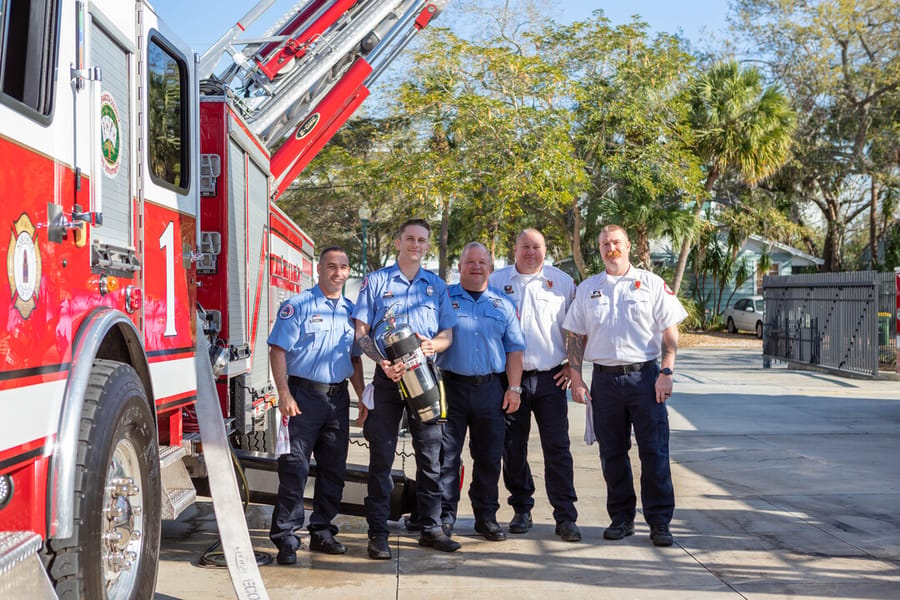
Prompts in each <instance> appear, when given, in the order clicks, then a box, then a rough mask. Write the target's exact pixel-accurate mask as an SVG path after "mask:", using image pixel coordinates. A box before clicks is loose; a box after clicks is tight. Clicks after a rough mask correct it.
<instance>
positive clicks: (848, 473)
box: [156, 348, 900, 600]
mask: <svg viewBox="0 0 900 600" xmlns="http://www.w3.org/2000/svg"><path fill="white" fill-rule="evenodd" d="M669 406H670V420H671V428H672V441H671V454H672V460H673V477H674V481H675V490H676V495H677V500H676V501H677V508H676V511H675V519H674V521H673V523H672V529H673V533H674V535H675V545H674V546H673V547H671V548H656V547H654V546H653V545H652V544H651V543H650V541H649V539H648V533H649V530H648V527H647V526H646V524H645V523H643V522H642V521H641V516H640V515H638V523H637V534H636V535H635V536H633V537H630V538H626V539H625V540H622V541H618V542H610V541H606V540H603V538H602V534H603V529H604V528H605V527H606V526H607V525H608V517H607V515H606V510H605V491H604V485H603V481H602V475H601V473H600V462H599V458H598V452H597V446H596V445H595V446H586V445H585V444H584V443H583V441H582V436H583V432H584V409H583V407H582V406H580V405H575V404H571V405H570V411H569V415H570V427H571V436H572V440H573V453H574V455H575V468H576V474H575V476H576V482H575V483H576V488H577V490H578V495H579V502H578V505H577V506H578V510H579V513H580V517H579V521H578V524H579V526H580V527H581V530H582V534H583V540H582V542H580V543H574V544H573V543H566V542H562V541H560V540H559V538H557V537H556V536H555V535H554V533H553V528H554V523H553V519H552V516H551V509H550V507H549V505H548V504H547V501H546V497H545V494H544V492H543V490H542V489H540V488H542V486H543V477H542V474H543V467H542V463H541V455H540V446H539V443H538V441H537V432H536V431H534V432H533V436H532V439H533V442H532V445H531V449H530V452H531V460H532V468H533V470H534V474H535V478H536V480H537V481H536V483H537V485H538V488H539V489H538V497H537V500H536V506H535V510H534V513H533V516H534V520H535V527H534V528H533V529H532V530H531V531H530V532H529V533H527V534H525V535H510V536H509V539H508V540H507V541H506V542H501V543H496V542H488V541H486V540H484V539H483V538H481V537H480V536H477V535H475V534H474V532H473V531H472V525H473V524H474V521H473V519H472V516H471V515H472V513H471V509H470V507H469V506H468V505H467V504H463V505H461V507H460V515H461V518H460V520H459V522H458V523H457V528H456V532H455V537H456V538H457V539H459V540H460V541H461V543H462V544H463V548H462V549H461V550H460V551H458V552H456V553H453V554H442V553H439V552H434V551H432V550H430V549H425V548H421V547H420V546H418V545H417V543H416V540H417V538H416V536H415V535H414V534H409V533H406V532H405V530H404V529H403V527H402V524H401V523H397V524H396V526H395V528H394V535H393V536H392V539H391V542H392V545H393V550H394V558H393V560H391V561H370V560H368V559H367V558H366V556H365V546H366V527H365V521H364V520H363V519H362V518H360V517H353V516H344V515H341V516H340V517H339V519H338V525H339V526H340V528H341V534H340V536H339V537H340V539H342V540H343V541H344V543H345V544H346V545H347V546H348V548H349V552H348V554H347V555H345V556H338V557H334V556H326V555H322V554H313V553H309V552H308V551H305V550H302V551H301V552H300V553H299V559H300V560H299V561H298V564H297V566H294V567H280V566H277V565H274V564H271V565H267V566H263V567H261V571H262V575H263V579H264V581H265V584H266V587H267V589H268V593H269V597H270V598H273V599H287V598H348V597H353V598H366V599H389V598H400V599H407V598H409V599H412V598H416V599H419V598H427V599H434V600H438V599H442V598H470V597H471V598H474V597H479V598H482V597H487V598H491V599H492V600H501V599H511V600H525V599H530V598H535V599H540V600H551V599H554V598H562V597H565V598H616V599H619V598H648V599H649V598H667V599H670V598H676V599H677V598H685V599H687V598H690V599H695V598H754V599H756V598H760V599H761V598H765V599H768V598H787V597H792V598H804V599H812V598H831V599H836V598H873V599H895V598H900V516H898V513H900V467H898V465H897V463H898V460H900V382H897V381H866V380H851V379H843V378H840V377H836V376H831V375H822V374H817V373H806V372H799V371H792V370H787V369H785V368H778V367H776V368H772V369H763V368H762V359H761V357H760V355H759V350H758V349H740V348H686V349H683V350H681V351H680V353H679V358H678V361H677V367H676V375H675V395H674V396H673V397H672V399H671V401H670V405H669ZM354 435H355V436H356V439H357V440H359V437H358V435H359V434H358V431H357V432H354ZM405 449H406V450H407V451H409V450H410V448H409V441H408V440H406V448H405ZM633 453H634V456H633V463H634V465H635V471H636V472H635V477H636V479H637V478H638V477H639V461H638V459H637V452H636V449H635V450H634V451H633ZM365 456H366V450H365V448H363V447H362V446H359V445H353V446H352V447H351V461H353V462H361V463H364V462H365V461H366V459H365ZM464 458H467V457H466V456H464ZM469 464H470V463H469ZM400 465H401V459H399V458H398V460H397V462H396V464H395V467H398V468H399V467H400ZM405 467H406V471H407V473H409V474H412V472H413V464H412V459H407V460H406V466H405ZM503 498H505V493H504V491H503V490H501V499H503ZM464 502H465V500H464ZM269 514H270V511H269V509H268V507H265V506H258V505H253V506H251V507H250V509H249V510H248V522H249V523H250V526H251V535H252V537H253V540H254V543H255V544H256V546H257V548H258V549H259V550H260V551H263V552H269V553H272V554H274V548H273V547H272V546H271V544H270V543H269V541H268V538H267V535H266V534H267V530H268V518H269ZM498 516H499V520H500V521H501V524H503V525H505V524H506V523H507V522H508V520H509V519H510V518H511V517H512V511H511V509H509V507H507V506H503V507H501V510H500V514H499V515H498ZM214 532H215V519H214V518H213V517H212V510H211V505H210V504H209V503H202V502H201V503H198V504H197V505H196V506H195V508H194V509H192V510H191V511H189V513H188V514H187V515H185V516H183V517H182V519H180V520H179V521H176V522H171V523H167V524H166V526H165V528H164V536H165V539H164V540H163V550H162V558H161V563H160V572H159V579H158V586H157V589H158V591H157V595H156V598H157V600H169V599H175V598H177V599H184V600H188V599H195V598H197V599H201V598H202V599H205V598H233V597H234V594H233V592H232V590H231V583H230V580H229V578H228V574H227V572H226V571H224V570H220V569H208V568H201V567H198V566H196V565H197V561H198V558H199V555H200V553H201V552H202V551H203V549H205V548H206V547H207V546H209V544H211V543H212V542H214V541H215V539H216V536H215V533H214Z"/></svg>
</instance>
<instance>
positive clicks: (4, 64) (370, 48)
mask: <svg viewBox="0 0 900 600" xmlns="http://www.w3.org/2000/svg"><path fill="white" fill-rule="evenodd" d="M446 2H447V0H437V1H428V2H426V1H424V0H367V1H366V0H362V1H357V0H304V1H301V2H298V3H297V4H296V6H294V7H292V8H291V9H290V10H289V11H288V13H286V14H285V15H284V16H283V17H281V18H280V19H278V20H277V22H276V23H275V24H274V25H272V27H271V28H270V29H269V30H268V31H266V32H265V34H263V35H262V36H260V37H257V38H256V39H252V40H245V41H242V39H241V34H242V32H243V31H244V29H245V28H246V27H247V26H249V25H250V24H251V23H252V22H253V21H256V20H257V19H258V18H259V17H261V16H262V15H264V14H265V12H266V11H267V10H268V9H269V8H270V7H271V6H272V5H273V4H274V0H265V1H263V2H259V3H258V4H257V5H256V6H254V7H253V8H252V9H251V10H250V11H249V12H248V13H247V15H245V16H244V17H243V18H242V19H241V20H240V21H238V22H237V24H236V25H235V26H234V27H233V28H232V29H231V30H230V31H229V32H226V34H224V35H223V36H222V38H221V39H220V40H219V41H218V42H217V43H216V44H215V45H214V46H213V47H211V48H210V49H209V50H207V51H206V52H205V53H204V54H203V55H201V56H197V55H195V54H194V52H193V51H192V50H191V49H190V48H189V47H187V46H186V45H185V44H184V43H182V42H181V41H179V38H178V36H177V34H176V32H175V31H174V30H173V29H172V28H171V27H170V26H168V25H167V24H165V23H164V22H162V21H161V20H160V19H159V18H158V17H157V15H156V13H155V12H154V10H153V8H152V6H151V4H150V3H148V2H146V1H144V0H136V1H126V0H91V1H90V2H87V1H75V0H44V1H40V0H30V1H19V0H0V21H2V23H0V222H2V223H4V224H5V227H6V228H7V231H8V232H9V235H8V237H7V238H6V239H7V242H6V244H7V251H6V261H5V262H4V266H5V270H6V277H5V280H6V282H7V284H6V285H3V286H2V291H0V597H3V598H7V597H9V598H13V597H24V596H23V595H22V594H29V595H31V596H32V597H38V595H37V594H35V593H34V590H36V589H38V588H37V587H36V586H37V585H38V583H36V582H39V581H41V580H43V581H47V580H48V579H49V582H50V585H52V587H53V589H55V591H56V593H58V594H59V595H60V596H62V597H72V598H90V599H92V600H93V599H98V598H149V597H151V596H152V590H153V586H154V583H155V577H156V568H157V558H158V550H159V535H160V534H159V532H160V519H162V518H174V517H175V516H177V515H178V513H179V512H181V511H182V510H183V509H184V508H185V507H187V506H188V505H190V504H191V503H192V502H193V501H194V498H195V495H196V493H195V491H194V488H193V486H192V484H191V478H190V477H189V475H188V471H187V468H186V466H185V463H186V461H190V460H193V464H198V463H199V464H202V455H201V456H200V457H199V458H200V460H199V461H198V456H197V450H198V448H199V447H200V444H197V443H196V442H198V441H199V440H198V439H197V436H196V434H195V433H194V432H195V430H196V423H195V421H194V418H193V415H194V411H193V406H194V403H195V402H196V400H197V394H198V376H197V370H196V367H197V365H198V364H199V363H198V361H212V362H213V365H214V368H215V369H214V371H215V373H216V377H217V379H216V387H217V391H218V399H219V403H220V405H221V411H222V413H223V415H224V416H225V419H226V430H227V432H228V433H230V434H232V435H233V436H234V437H236V438H237V439H241V438H242V437H243V439H247V438H253V436H255V435H258V434H259V433H261V432H262V433H265V432H268V431H271V429H270V428H271V426H272V425H271V423H272V422H273V421H274V418H273V417H274V413H273V411H274V408H273V405H274V389H273V386H272V383H271V376H270V373H269V365H268V355H267V347H266V343H265V340H266V336H267V333H268V329H269V325H270V320H271V316H272V315H274V314H275V312H276V307H277V306H278V304H279V303H280V302H281V300H283V299H284V298H286V297H287V296H288V295H290V294H293V293H295V292H297V291H299V290H300V289H302V288H305V287H308V286H309V285H310V284H311V282H312V272H313V266H312V265H313V243H312V240H310V238H309V237H308V236H306V235H305V234H304V232H303V231H302V230H301V229H300V228H299V227H297V225H296V224H295V223H293V222H292V221H291V219H290V218H289V217H288V216H287V215H286V214H284V213H283V212H282V211H281V210H279V209H278V208H277V207H276V206H275V205H274V202H275V201H276V200H277V199H278V197H279V196H280V195H281V194H283V193H284V192H285V191H286V190H287V188H288V186H289V185H290V184H291V182H292V181H293V180H294V179H295V178H296V176H297V174H298V173H300V171H302V169H303V168H304V167H305V166H306V165H307V164H308V163H309V161H310V160H311V159H312V158H313V157H314V156H315V155H316V153H317V152H318V151H319V150H320V149H321V148H322V146H323V145H324V144H325V143H326V142H327V141H328V139H329V138H330V137H331V136H332V135H333V134H334V133H335V131H336V130H337V129H338V128H339V127H340V126H341V125H342V124H343V123H344V121H345V120H346V119H347V118H348V117H349V116H350V114H352V113H353V111H354V110H355V109H356V108H357V107H358V106H359V104H360V103H361V102H362V101H363V99H365V97H366V96H367V95H368V88H369V86H370V85H371V83H372V82H373V81H374V79H375V78H377V77H378V76H379V75H380V74H381V72H382V71H383V69H384V68H385V66H386V65H387V64H389V63H390V62H391V61H392V60H393V59H394V57H395V56H396V55H397V54H398V53H399V52H400V51H401V50H402V49H403V48H404V47H405V45H406V44H407V42H408V41H409V39H410V38H411V36H412V35H413V34H414V33H415V32H416V31H418V30H419V29H421V28H422V27H424V26H425V25H427V24H428V22H429V21H430V20H431V18H433V17H434V16H435V15H437V14H438V13H439V12H440V11H441V10H442V8H443V6H444V5H445V4H446ZM215 9H216V8H215V4H214V3H210V10H215ZM204 338H205V339H206V340H208V344H203V343H201V344H198V343H197V342H198V340H200V341H201V342H202V341H203V340H204ZM198 348H202V351H201V350H198ZM207 348H208V351H207ZM48 587H49V586H48Z"/></svg>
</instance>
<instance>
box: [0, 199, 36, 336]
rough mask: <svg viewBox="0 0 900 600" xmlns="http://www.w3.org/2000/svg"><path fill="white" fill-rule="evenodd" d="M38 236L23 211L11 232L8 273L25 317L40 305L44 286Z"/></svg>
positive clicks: (14, 300) (16, 299)
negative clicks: (38, 302)
mask: <svg viewBox="0 0 900 600" xmlns="http://www.w3.org/2000/svg"><path fill="white" fill-rule="evenodd" d="M36 237H37V230H36V229H35V227H34V225H33V224H32V222H31V219H30V218H29V217H28V215H27V214H25V213H22V214H21V215H20V216H19V218H18V219H17V220H16V222H15V223H13V229H12V232H11V234H10V240H9V251H8V252H7V254H6V272H7V274H8V275H9V292H10V295H11V296H12V299H13V304H14V305H15V307H16V310H18V311H19V314H20V315H22V318H23V319H27V318H28V317H30V316H31V312H32V311H33V310H34V308H35V306H37V296H38V293H39V292H40V289H41V249H40V247H39V246H38V245H37V244H36V243H35V242H36V239H35V238H36Z"/></svg>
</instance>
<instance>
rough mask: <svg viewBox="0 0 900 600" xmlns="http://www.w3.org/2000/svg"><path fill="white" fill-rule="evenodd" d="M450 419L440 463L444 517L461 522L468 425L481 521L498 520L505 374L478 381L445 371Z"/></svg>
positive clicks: (472, 494)
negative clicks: (461, 473)
mask: <svg viewBox="0 0 900 600" xmlns="http://www.w3.org/2000/svg"><path fill="white" fill-rule="evenodd" d="M444 387H445V390H446V393H447V423H446V424H445V425H444V439H443V457H444V458H443V464H442V466H441V490H442V491H443V499H442V502H441V521H442V522H445V523H451V524H452V523H455V522H456V510H457V506H458V504H459V494H460V489H459V488H460V479H459V467H460V462H461V457H462V450H463V445H464V444H465V439H466V429H467V428H468V431H469V453H470V454H471V455H472V471H471V473H472V477H471V479H472V481H471V483H470V484H469V500H471V501H472V512H474V513H475V520H476V521H495V520H496V519H497V509H498V508H500V502H499V500H498V489H497V488H498V486H499V484H500V457H501V456H502V454H503V428H504V417H503V414H504V413H503V382H502V380H501V378H500V376H496V377H493V378H492V379H491V380H490V381H488V382H485V383H481V384H473V383H465V382H462V381H459V380H455V379H451V378H450V377H445V379H444Z"/></svg>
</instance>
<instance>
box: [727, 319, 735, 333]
mask: <svg viewBox="0 0 900 600" xmlns="http://www.w3.org/2000/svg"><path fill="white" fill-rule="evenodd" d="M726 327H727V328H728V333H737V327H735V326H734V319H732V318H731V317H728V325H726Z"/></svg>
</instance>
